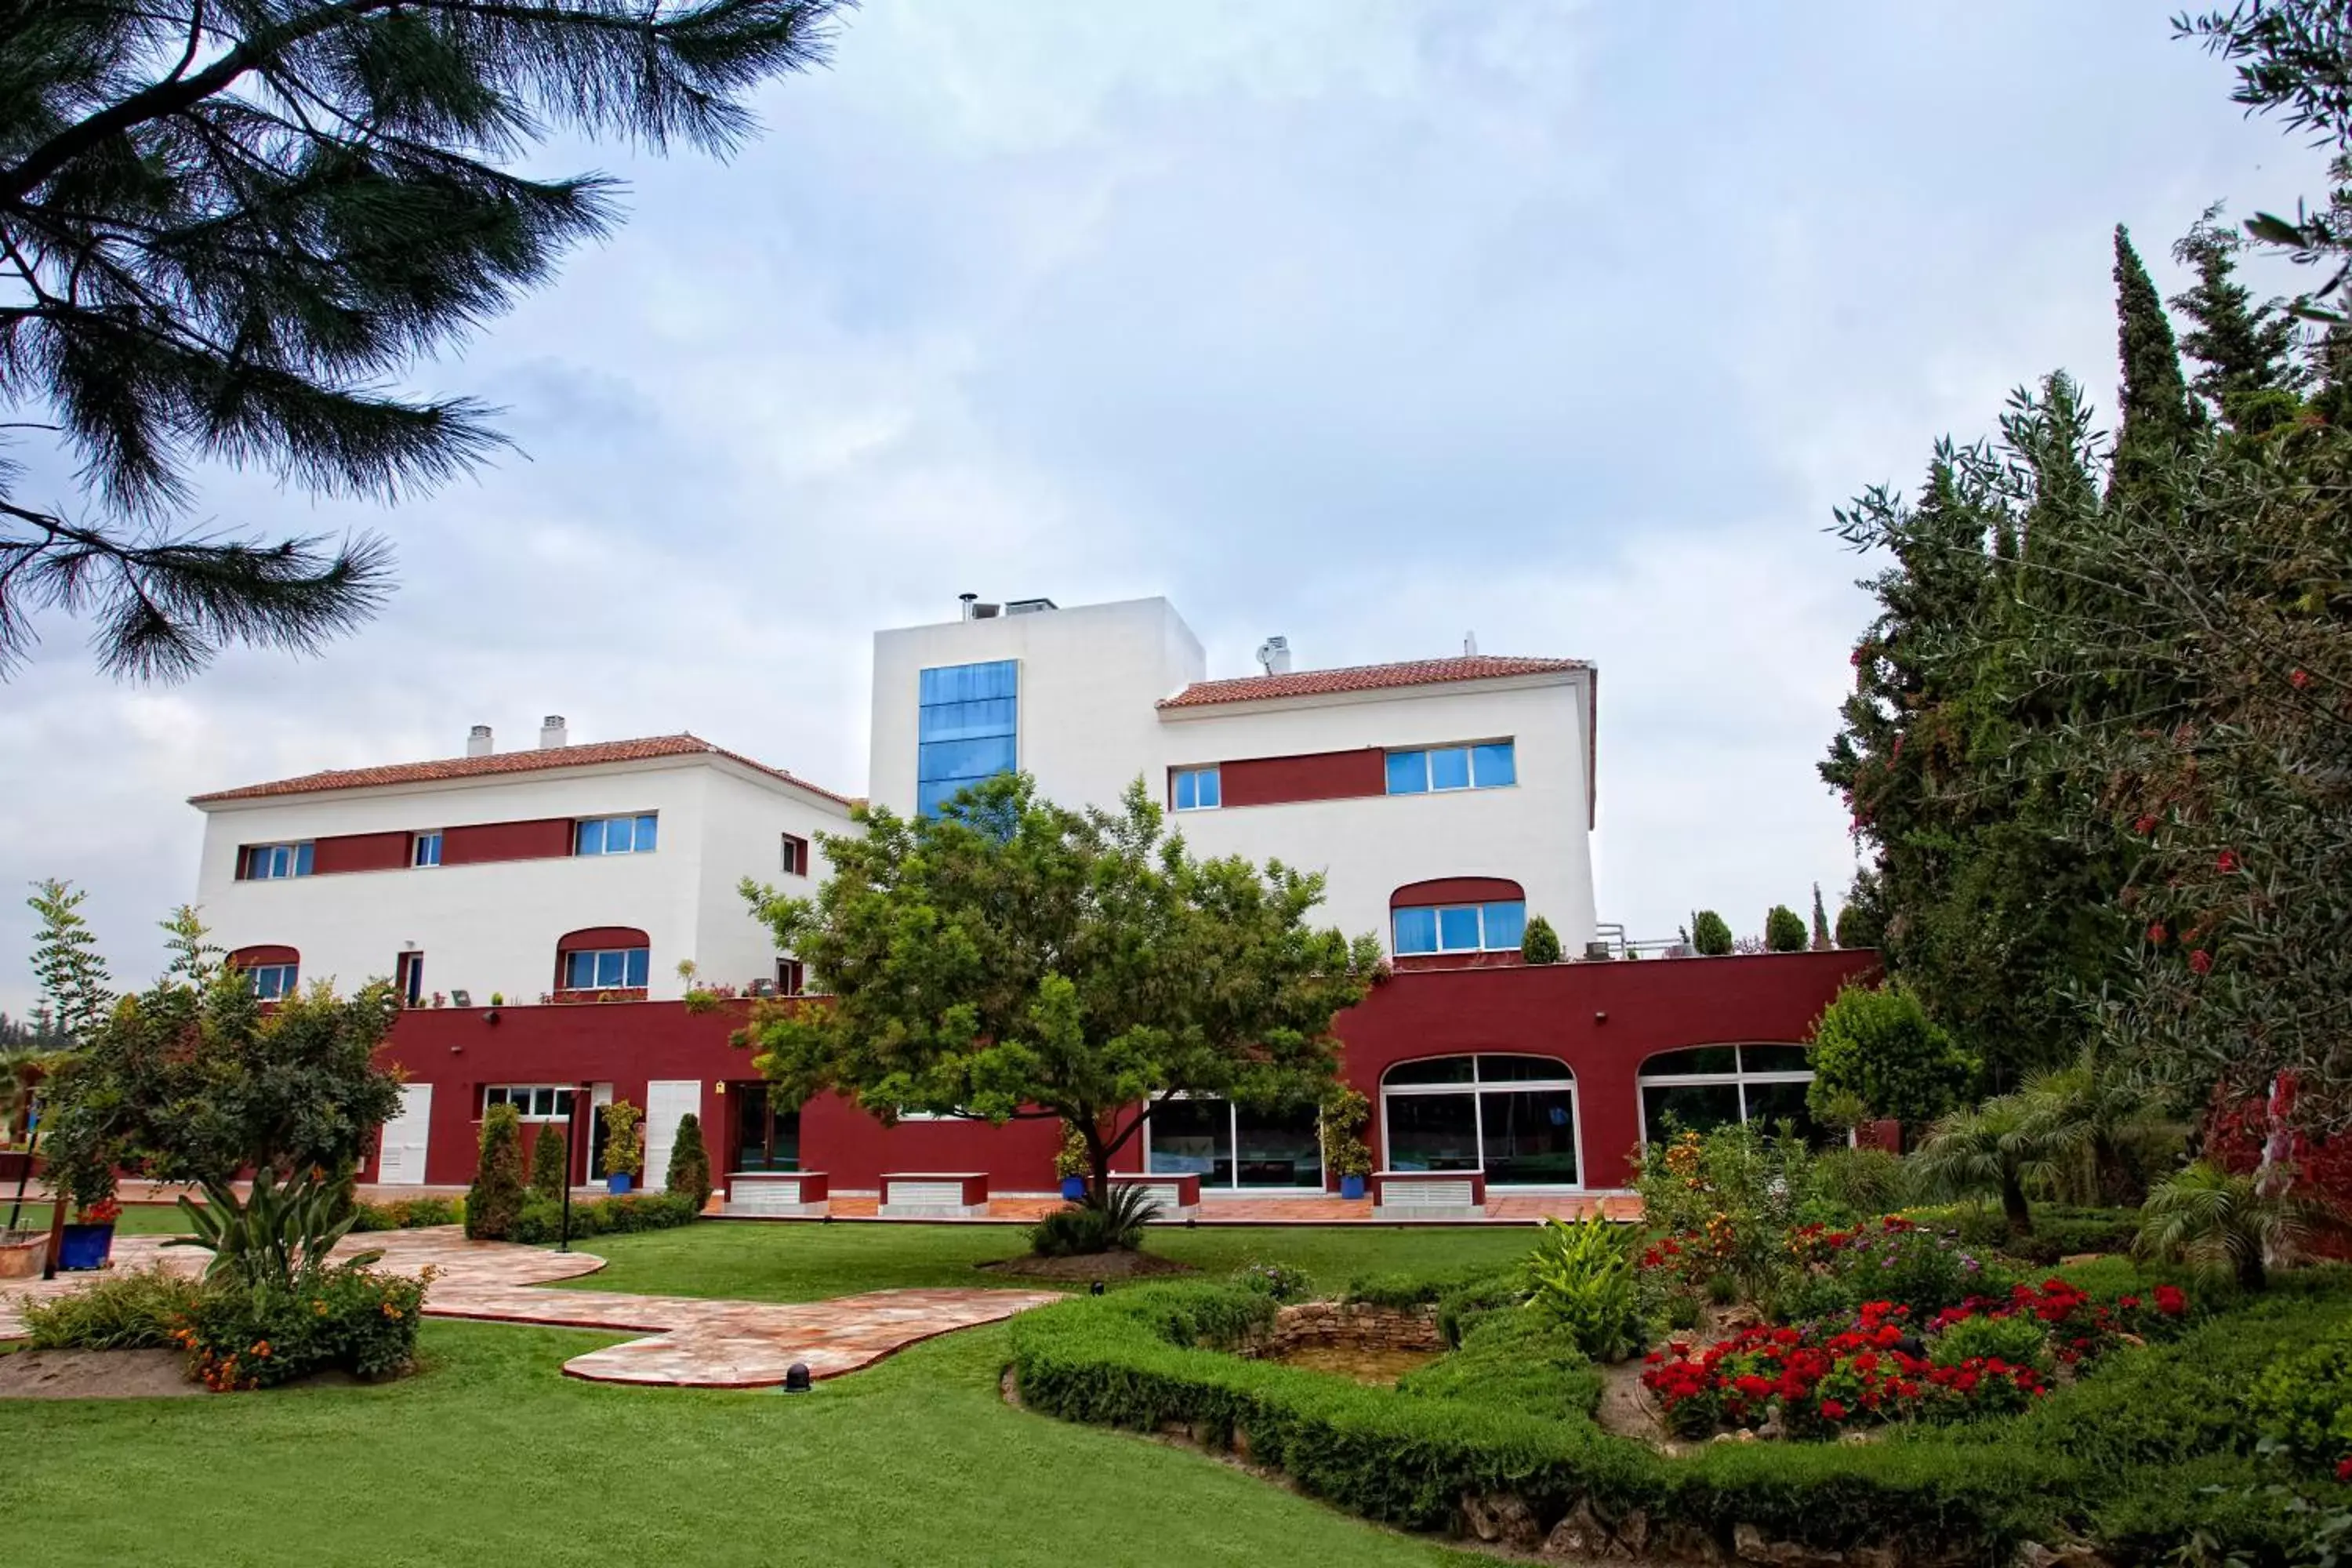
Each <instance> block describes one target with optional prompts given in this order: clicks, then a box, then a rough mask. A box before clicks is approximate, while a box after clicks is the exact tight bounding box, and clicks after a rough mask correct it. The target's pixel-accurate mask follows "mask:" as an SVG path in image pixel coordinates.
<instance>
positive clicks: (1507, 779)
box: [1470, 741, 1519, 789]
mask: <svg viewBox="0 0 2352 1568" xmlns="http://www.w3.org/2000/svg"><path fill="white" fill-rule="evenodd" d="M1518 781H1519V766H1518V759H1517V757H1516V756H1514V755H1513V754H1512V747H1511V742H1508V741H1497V742H1494V743H1493V744H1492V745H1486V746H1473V747H1471V748H1470V782H1471V783H1472V784H1474V785H1475V786H1476V787H1477V788H1479V789H1497V788H1500V787H1501V786H1502V785H1504V784H1517V783H1518Z"/></svg>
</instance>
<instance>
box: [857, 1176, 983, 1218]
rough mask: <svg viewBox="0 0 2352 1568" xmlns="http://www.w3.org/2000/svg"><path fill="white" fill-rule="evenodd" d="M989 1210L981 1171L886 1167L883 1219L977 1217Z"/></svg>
mask: <svg viewBox="0 0 2352 1568" xmlns="http://www.w3.org/2000/svg"><path fill="white" fill-rule="evenodd" d="M987 1212H988V1174H987V1173H986V1172H983V1171H950V1172H940V1171H886V1172H884V1173H883V1175H882V1204H881V1209H880V1213H881V1215H882V1217H883V1218H884V1219H977V1218H979V1217H980V1216H981V1215H984V1214H986V1213H987Z"/></svg>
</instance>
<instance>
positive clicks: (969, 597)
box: [956, 594, 980, 621]
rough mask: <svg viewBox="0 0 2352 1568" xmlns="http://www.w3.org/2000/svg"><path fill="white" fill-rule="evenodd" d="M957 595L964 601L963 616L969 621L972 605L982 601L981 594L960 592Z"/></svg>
mask: <svg viewBox="0 0 2352 1568" xmlns="http://www.w3.org/2000/svg"><path fill="white" fill-rule="evenodd" d="M956 597H957V598H958V599H960V600H961V601H962V602H963V618H964V619H965V620H967V621H968V620H970V619H971V607H972V606H973V605H977V604H979V603H980V595H977V594H958V595H956Z"/></svg>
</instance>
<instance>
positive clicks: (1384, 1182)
mask: <svg viewBox="0 0 2352 1568" xmlns="http://www.w3.org/2000/svg"><path fill="white" fill-rule="evenodd" d="M1484 1215H1486V1177H1485V1176H1484V1175H1483V1174H1481V1173H1478V1172H1476V1171H1375V1172H1373V1173H1372V1217H1373V1218H1374V1219H1478V1218H1481V1217H1483V1216H1484Z"/></svg>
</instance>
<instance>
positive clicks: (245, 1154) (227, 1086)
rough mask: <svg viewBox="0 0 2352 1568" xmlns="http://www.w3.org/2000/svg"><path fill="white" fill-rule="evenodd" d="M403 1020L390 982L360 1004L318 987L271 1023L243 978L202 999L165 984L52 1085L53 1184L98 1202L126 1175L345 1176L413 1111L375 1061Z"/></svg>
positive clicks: (142, 997)
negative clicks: (386, 1127) (401, 1114)
mask: <svg viewBox="0 0 2352 1568" xmlns="http://www.w3.org/2000/svg"><path fill="white" fill-rule="evenodd" d="M395 1011H396V1004H395V1002H394V997H393V994H392V988H391V987H390V986H389V985H386V984H383V983H381V982H378V983H375V984H370V985H368V986H365V987H363V988H362V990H361V991H360V992H359V993H358V994H356V995H354V996H352V997H351V998H350V999H349V1000H340V999H338V998H336V997H334V996H331V995H330V994H327V992H326V989H325V987H323V986H318V987H314V988H312V989H311V990H310V992H308V993H305V994H300V995H294V996H289V997H287V998H286V999H284V1000H283V1001H281V1002H279V1003H278V1004H277V1005H275V1006H274V1007H273V1008H272V1009H270V1010H268V1011H267V1012H265V1011H264V1010H263V1008H262V1005H261V1004H260V1003H259V1002H257V1000H256V999H255V998H254V996H253V994H252V993H251V992H250V991H249V990H248V989H247V987H246V986H245V985H243V984H239V983H238V981H237V979H236V976H235V975H233V974H226V973H224V974H222V975H220V976H218V977H216V978H215V980H214V981H213V983H212V984H209V985H207V986H205V988H203V989H202V990H199V989H197V988H196V987H195V986H193V985H190V984H186V983H185V982H184V981H179V980H173V979H165V980H163V981H159V982H158V983H157V984H154V985H153V986H152V987H150V988H149V989H148V990H146V991H143V992H142V993H140V994H138V995H136V996H131V997H126V998H124V999H123V1001H122V1002H121V1005H118V1006H117V1007H115V1009H114V1010H113V1011H112V1012H111V1013H110V1014H109V1015H108V1016H106V1018H105V1019H104V1021H103V1022H101V1023H100V1025H99V1026H97V1027H95V1028H93V1029H91V1030H90V1031H89V1033H88V1034H86V1035H85V1036H83V1037H82V1038H81V1042H80V1048H79V1050H78V1051H77V1052H76V1053H75V1054H74V1055H73V1056H72V1057H71V1058H68V1060H67V1061H66V1062H65V1063H64V1064H63V1065H61V1066H60V1067H59V1068H58V1069H57V1071H56V1072H55V1073H54V1074H52V1076H51V1077H50V1079H49V1081H48V1083H47V1086H46V1088H45V1089H44V1100H45V1101H46V1103H47V1108H48V1109H47V1114H46V1116H45V1117H44V1119H43V1121H42V1147H43V1148H44V1150H46V1151H47V1153H48V1156H49V1161H50V1167H49V1168H50V1173H51V1175H52V1178H53V1179H54V1180H56V1181H57V1182H58V1184H60V1185H61V1186H63V1187H65V1188H66V1189H67V1190H68V1191H70V1192H71V1193H72V1194H73V1195H74V1196H75V1198H76V1199H77V1201H80V1202H90V1201H94V1200H95V1199H97V1198H100V1197H103V1196H105V1195H106V1194H108V1193H110V1192H111V1191H112V1190H113V1186H114V1173H115V1172H116V1171H118V1170H122V1171H128V1172H130V1173H133V1174H136V1175H139V1176H143V1177H146V1178H148V1179H150V1180H152V1181H159V1182H173V1183H180V1182H185V1183H202V1182H211V1183H219V1184H226V1183H229V1182H232V1181H234V1180H236V1176H237V1173H239V1172H241V1171H247V1170H257V1169H260V1168H262V1167H265V1166H267V1167H269V1168H271V1169H274V1170H276V1171H278V1172H280V1173H289V1172H301V1171H307V1170H311V1169H317V1170H320V1171H324V1172H326V1173H329V1174H331V1175H332V1174H334V1173H340V1172H341V1171H342V1170H344V1169H346V1168H347V1167H349V1166H352V1165H353V1164H356V1163H358V1161H359V1159H360V1157H361V1155H362V1153H364V1152H365V1151H366V1149H367V1147H368V1145H369V1143H370V1142H372V1141H373V1139H374V1137H375V1134H376V1131H377V1129H379V1128H380V1127H382V1126H383V1123H384V1122H385V1121H387V1120H389V1119H390V1118H391V1117H392V1115H393V1114H394V1112H395V1111H396V1110H399V1107H400V1080H399V1079H398V1078H397V1077H396V1076H395V1075H394V1074H393V1073H391V1072H388V1071H386V1070H384V1069H383V1068H379V1067H377V1066H376V1065H375V1062H374V1055H375V1048H376V1047H377V1045H379V1044H380V1043H381V1042H382V1041H383V1037H384V1032H385V1030H387V1029H388V1028H389V1027H390V1026H391V1025H392V1020H393V1018H394V1015H395Z"/></svg>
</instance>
